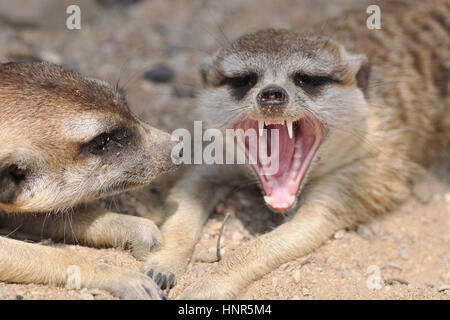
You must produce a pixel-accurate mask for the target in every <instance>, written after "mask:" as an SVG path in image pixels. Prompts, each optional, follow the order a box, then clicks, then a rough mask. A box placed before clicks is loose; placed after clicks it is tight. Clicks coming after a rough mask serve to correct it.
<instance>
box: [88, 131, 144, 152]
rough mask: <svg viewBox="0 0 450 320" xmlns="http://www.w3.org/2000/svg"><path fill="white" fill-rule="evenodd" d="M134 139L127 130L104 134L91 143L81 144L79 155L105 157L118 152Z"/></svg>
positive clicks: (133, 134)
mask: <svg viewBox="0 0 450 320" xmlns="http://www.w3.org/2000/svg"><path fill="white" fill-rule="evenodd" d="M134 137H135V133H134V132H133V131H132V130H130V129H128V128H121V129H116V130H113V131H111V132H104V133H102V134H99V135H98V136H96V137H95V138H94V139H92V140H91V141H89V142H87V143H84V144H82V145H81V147H80V153H81V154H95V155H106V154H108V153H111V152H119V150H120V149H122V148H124V147H125V146H127V145H129V144H130V142H131V141H132V140H133V138H134Z"/></svg>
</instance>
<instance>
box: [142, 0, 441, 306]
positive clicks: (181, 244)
mask: <svg viewBox="0 0 450 320" xmlns="http://www.w3.org/2000/svg"><path fill="white" fill-rule="evenodd" d="M380 8H381V17H382V20H381V21H382V27H381V30H369V29H367V28H366V20H365V19H366V18H367V15H366V12H365V8H361V10H356V11H355V12H352V13H349V15H348V16H347V17H346V18H344V19H342V18H341V19H339V20H336V21H328V22H327V23H326V24H325V25H321V26H320V28H318V29H313V31H312V32H302V33H299V32H295V31H289V30H273V29H269V30H262V31H259V32H255V33H251V34H247V35H244V36H242V37H240V38H238V39H237V40H235V41H233V42H232V43H231V44H230V45H229V46H228V47H225V48H221V49H220V50H218V51H217V52H216V53H215V54H214V55H213V56H211V57H209V58H207V59H206V61H205V64H204V66H203V69H202V76H203V80H204V89H203V90H202V93H201V94H200V96H199V99H198V107H199V109H200V111H201V114H202V115H203V118H202V120H203V121H204V127H216V128H217V127H218V128H221V129H234V130H237V129H253V130H254V131H256V132H258V135H259V131H260V130H261V131H262V132H263V135H261V136H259V137H258V141H257V143H258V148H266V147H267V148H268V145H267V144H268V142H267V141H268V140H265V139H263V137H264V136H265V135H268V134H270V133H271V131H272V130H274V129H278V131H279V145H278V150H277V149H275V152H276V155H277V156H279V158H280V165H279V169H278V171H276V172H275V173H274V174H272V175H268V174H265V171H264V165H262V164H261V163H260V160H259V158H258V162H257V163H256V164H253V165H249V164H247V165H235V166H229V165H209V166H208V165H202V166H197V167H195V168H193V169H192V170H190V172H189V173H187V174H186V176H185V177H184V178H183V179H181V180H180V181H179V182H178V183H177V184H176V185H175V186H174V188H173V189H172V190H171V192H170V194H169V196H168V207H167V212H168V214H169V217H168V219H167V220H166V222H165V223H164V224H163V226H162V227H161V231H162V235H163V239H164V242H163V244H162V246H161V247H160V249H159V250H158V251H156V252H155V253H153V254H152V255H151V256H150V257H149V259H148V260H147V261H146V264H145V267H144V270H145V271H146V272H147V274H148V275H149V276H152V277H153V278H154V279H155V280H156V282H157V283H158V284H159V285H160V286H161V287H162V288H166V287H172V286H173V285H174V283H175V282H176V279H177V277H179V276H180V275H181V274H183V272H184V271H185V268H186V265H187V263H188V262H189V260H190V258H191V255H192V252H193V247H194V245H195V244H196V242H197V240H198V238H199V235H200V232H201V228H202V225H203V223H204V222H205V220H206V219H207V217H208V214H209V213H210V212H211V211H212V209H213V207H214V206H215V205H216V203H217V199H219V198H220V197H221V196H223V195H225V194H226V191H227V190H230V188H231V186H232V185H234V184H239V183H243V182H245V181H247V180H245V179H244V178H243V177H245V175H246V174H250V175H253V176H256V178H257V180H258V181H259V186H260V189H261V191H262V196H261V201H262V202H264V203H265V204H266V205H267V206H268V207H270V208H271V209H272V210H274V211H276V212H281V213H289V214H288V215H287V219H286V220H287V221H286V222H285V223H283V224H281V225H280V226H278V227H277V228H276V229H274V230H273V231H271V232H268V233H266V234H264V235H262V236H260V237H258V238H256V239H254V240H251V241H249V242H247V243H246V244H244V245H243V246H241V247H240V248H238V249H236V250H235V251H233V252H231V253H228V254H227V255H226V256H225V257H223V259H222V260H221V261H220V262H218V263H217V265H216V266H215V267H214V269H213V271H211V272H210V273H207V274H206V275H205V276H203V277H202V278H200V279H198V280H196V281H195V283H194V284H192V285H191V286H189V287H188V288H187V289H186V290H185V291H184V292H183V293H182V294H181V296H179V298H181V299H228V298H233V297H236V296H237V295H238V294H239V292H240V291H241V290H242V289H243V288H245V287H246V286H247V285H249V284H250V283H251V282H252V281H254V280H256V279H258V278H260V277H262V276H263V275H264V274H266V273H268V272H270V271H272V270H273V269H275V268H277V267H278V266H280V265H281V264H283V263H286V262H288V261H291V260H293V259H296V258H299V257H301V256H303V255H306V254H308V253H310V252H311V251H313V250H314V249H316V248H317V247H319V246H320V245H321V244H322V243H324V242H325V241H326V240H327V239H329V238H330V237H331V236H332V235H333V234H334V233H335V232H336V231H337V230H340V229H344V228H351V227H352V226H355V225H356V224H358V223H360V222H363V221H367V220H369V219H372V218H374V217H377V216H380V215H381V214H383V213H386V212H388V211H389V210H391V209H392V208H393V207H394V206H395V205H396V204H398V203H399V202H401V201H402V200H404V199H405V198H406V197H407V196H408V194H409V192H410V184H411V181H412V180H413V179H414V176H415V174H416V172H417V170H418V168H420V165H422V164H426V163H427V161H428V160H429V159H431V158H433V156H434V155H435V154H436V152H437V151H442V146H443V145H446V146H447V148H448V145H449V144H448V142H449V140H450V139H449V133H450V120H449V117H450V114H449V108H450V107H449V105H450V104H449V95H448V92H449V86H450V84H449V81H448V75H449V72H450V60H449V59H450V52H449V47H450V41H449V39H450V37H449V31H450V20H449V17H450V3H449V2H448V1H433V2H431V3H427V4H423V3H408V2H394V1H391V2H388V3H385V2H382V3H380ZM317 30H320V31H317ZM205 124H206V125H205ZM440 138H443V139H441V140H439V139H440ZM236 139H242V138H239V136H238V137H236ZM243 139H245V136H244V138H243ZM439 141H441V142H443V144H439ZM241 142H243V141H241ZM243 145H245V144H243ZM244 148H247V146H245V147H244ZM439 149H441V150H439ZM245 151H246V152H247V153H248V151H249V150H245ZM444 151H445V150H444ZM447 151H448V150H447ZM227 152H228V146H227ZM272 156H274V154H271V155H270V157H272ZM255 207H258V206H255Z"/></svg>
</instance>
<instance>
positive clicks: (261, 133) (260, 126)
mask: <svg viewBox="0 0 450 320" xmlns="http://www.w3.org/2000/svg"><path fill="white" fill-rule="evenodd" d="M258 128H259V136H260V137H261V136H262V135H263V133H264V121H263V120H258Z"/></svg>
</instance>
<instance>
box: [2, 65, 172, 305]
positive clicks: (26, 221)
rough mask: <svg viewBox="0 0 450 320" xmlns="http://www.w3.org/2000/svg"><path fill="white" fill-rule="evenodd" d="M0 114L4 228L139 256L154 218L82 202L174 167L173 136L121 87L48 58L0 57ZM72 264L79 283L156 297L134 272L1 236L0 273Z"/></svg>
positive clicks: (15, 276) (14, 275) (40, 276)
mask: <svg viewBox="0 0 450 320" xmlns="http://www.w3.org/2000/svg"><path fill="white" fill-rule="evenodd" d="M0 117H1V121H0V141H1V145H0V187H1V191H0V229H3V230H5V229H6V230H8V229H9V230H10V231H11V230H12V232H11V234H12V235H14V231H17V230H19V231H20V232H27V233H29V234H31V235H35V236H37V237H38V240H39V238H40V237H41V236H45V237H47V238H48V237H51V238H52V239H54V240H62V239H64V240H65V241H66V242H72V243H81V244H86V245H90V246H94V247H119V248H130V249H131V250H132V253H133V254H134V256H135V257H137V258H140V259H142V258H143V257H145V256H146V255H147V253H148V252H149V251H150V249H151V248H152V247H154V246H158V245H159V243H160V242H161V237H160V234H159V230H158V229H157V227H156V226H155V225H154V224H153V222H151V221H150V220H147V219H144V218H139V217H133V216H126V215H121V214H117V213H113V212H109V211H107V210H103V209H101V208H99V207H97V206H95V205H93V204H87V203H88V202H91V201H93V200H95V199H98V198H100V197H103V196H107V195H111V194H115V193H117V192H120V191H123V190H127V189H130V188H135V187H138V186H142V185H144V184H147V183H149V182H150V181H151V180H152V179H153V178H154V177H156V176H157V175H159V174H160V173H162V172H165V171H169V170H172V169H173V168H174V165H173V162H172V161H171V157H170V150H171V142H170V136H169V135H168V134H166V133H163V132H160V131H158V130H157V129H155V128H152V127H150V126H148V125H147V124H145V123H143V122H141V121H140V120H138V119H137V118H136V117H134V116H133V115H132V114H131V112H130V111H129V109H128V106H127V103H126V101H125V99H124V98H123V96H122V95H121V94H119V93H118V92H116V91H115V90H114V89H113V88H111V87H110V86H109V85H108V84H106V83H103V82H101V81H98V80H94V79H86V78H83V77H82V76H81V75H79V74H78V73H76V72H72V71H68V70H66V69H64V68H62V67H59V66H55V65H52V64H48V63H7V64H2V65H0ZM66 220H67V221H66ZM66 222H67V224H68V226H67V229H66ZM70 266H76V267H78V268H79V270H80V276H81V286H83V287H88V288H92V287H95V288H101V289H105V290H108V291H110V292H111V293H113V294H114V295H116V296H118V297H121V298H124V299H137V298H139V299H149V298H156V299H158V298H160V297H161V296H160V292H159V290H158V289H157V287H156V285H155V284H154V282H153V281H152V280H151V279H150V278H148V277H146V276H145V275H142V274H140V273H137V272H134V271H131V270H126V269H123V268H116V267H112V266H109V265H106V264H98V263H97V262H96V261H93V260H91V259H89V258H86V257H83V256H80V255H77V254H74V253H71V252H66V251H65V250H61V249H54V248H49V247H45V246H41V245H37V244H30V243H24V242H21V241H17V240H13V239H9V238H6V237H0V281H7V282H19V283H42V284H54V285H66V284H67V280H68V276H69V274H68V270H69V269H68V268H69V267H70Z"/></svg>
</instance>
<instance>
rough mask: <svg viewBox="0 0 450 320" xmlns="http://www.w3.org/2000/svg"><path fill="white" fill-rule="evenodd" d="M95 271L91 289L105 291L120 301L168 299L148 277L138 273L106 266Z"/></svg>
mask: <svg viewBox="0 0 450 320" xmlns="http://www.w3.org/2000/svg"><path fill="white" fill-rule="evenodd" d="M97 271H98V274H97V277H96V278H97V279H96V281H95V282H94V285H93V287H97V288H100V289H104V290H107V291H109V292H111V293H112V294H113V295H114V296H116V297H118V298H120V299H122V300H161V299H162V300H167V299H168V298H167V296H166V295H165V294H164V293H163V292H162V291H161V289H160V288H159V287H158V286H157V285H156V283H155V282H154V281H153V280H152V279H151V278H150V277H147V276H146V275H144V274H142V273H140V272H137V271H133V270H128V269H124V268H118V267H111V266H106V265H104V266H101V267H99V269H98V270H97ZM103 271H104V272H103ZM96 283H97V284H96Z"/></svg>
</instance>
